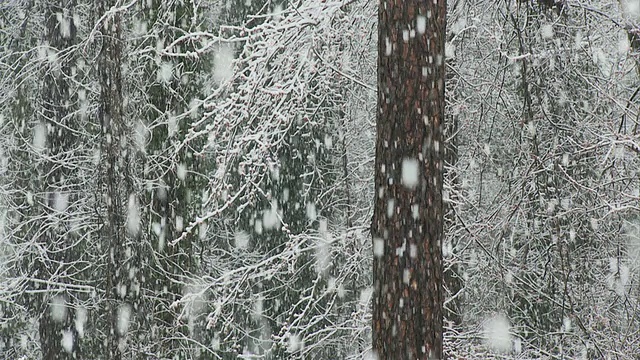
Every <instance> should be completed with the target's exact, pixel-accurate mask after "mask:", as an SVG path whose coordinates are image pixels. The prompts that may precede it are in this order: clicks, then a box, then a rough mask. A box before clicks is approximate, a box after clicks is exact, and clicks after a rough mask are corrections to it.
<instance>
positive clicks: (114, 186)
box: [97, 1, 131, 360]
mask: <svg viewBox="0 0 640 360" xmlns="http://www.w3.org/2000/svg"><path fill="white" fill-rule="evenodd" d="M100 4H101V5H102V6H98V7H97V16H98V18H99V19H100V16H101V14H107V13H108V11H109V9H110V8H111V6H112V5H114V3H113V2H112V1H105V2H100ZM121 27H122V21H121V14H120V12H115V13H113V12H112V13H110V14H109V15H106V16H105V17H104V18H101V24H100V29H101V35H102V36H101V37H100V42H101V49H100V54H99V57H98V64H97V70H98V76H99V83H100V99H99V108H98V119H99V121H100V136H101V144H100V147H101V153H102V159H101V163H102V165H101V177H100V178H101V187H102V190H101V192H102V196H103V201H104V204H105V205H104V206H105V210H106V213H105V216H104V218H103V219H102V221H103V226H102V241H103V242H104V243H105V244H106V245H108V249H109V251H108V252H107V256H108V258H107V274H106V279H105V280H106V284H105V290H106V298H107V305H106V310H107V319H108V322H109V334H108V337H107V340H106V341H105V344H106V346H107V347H106V349H105V350H106V351H107V353H106V354H105V355H106V359H110V360H118V359H121V358H122V356H123V353H122V349H123V348H122V346H121V345H122V342H123V340H124V337H125V335H126V334H125V331H126V326H123V323H126V321H122V319H121V318H123V317H124V318H127V317H128V316H127V315H128V313H129V312H130V311H131V309H130V308H129V307H128V305H127V304H125V303H123V300H125V301H128V300H129V299H128V297H129V296H130V291H129V286H128V285H129V279H128V270H129V269H130V264H127V258H126V257H125V251H126V249H127V246H129V245H130V244H128V243H127V234H126V230H125V221H126V211H127V209H126V206H127V205H126V202H125V201H126V200H125V199H127V195H128V193H127V191H126V190H127V187H128V186H127V183H128V182H130V181H131V177H130V174H129V163H128V160H129V159H128V155H127V152H126V151H125V149H123V138H124V137H125V136H126V134H127V132H128V131H129V129H128V125H127V124H126V123H125V119H124V109H123V106H122V104H123V96H122V73H121V71H122V47H123V44H122V28H121ZM125 313H126V315H125Z"/></svg>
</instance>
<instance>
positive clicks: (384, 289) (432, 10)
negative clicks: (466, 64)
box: [371, 0, 446, 359]
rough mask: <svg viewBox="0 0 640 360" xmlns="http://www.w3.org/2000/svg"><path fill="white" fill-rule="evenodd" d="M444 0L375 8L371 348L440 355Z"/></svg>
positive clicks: (391, 353) (384, 353)
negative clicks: (375, 64)
mask: <svg viewBox="0 0 640 360" xmlns="http://www.w3.org/2000/svg"><path fill="white" fill-rule="evenodd" d="M445 15H446V2H445V0H434V1H417V0H408V1H386V0H382V1H381V2H380V6H379V10H378V24H379V25H378V44H379V53H378V115H377V132H378V135H377V136H378V138H377V143H376V162H375V193H376V198H375V208H374V215H373V222H372V229H371V232H372V235H373V250H374V255H375V256H374V261H373V273H374V298H373V349H374V351H375V353H376V355H377V357H378V358H379V359H440V358H442V322H443V320H442V318H443V310H442V308H443V299H444V296H443V287H442V281H443V273H442V272H443V266H442V247H441V246H442V239H443V205H442V179H443V177H442V173H443V155H444V154H443V152H444V144H443V120H444V80H445V78H444V76H445V67H444V65H445V63H444V43H445Z"/></svg>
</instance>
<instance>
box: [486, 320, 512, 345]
mask: <svg viewBox="0 0 640 360" xmlns="http://www.w3.org/2000/svg"><path fill="white" fill-rule="evenodd" d="M483 327H484V338H485V341H486V343H487V345H489V347H491V348H492V349H493V350H495V351H497V352H502V353H504V352H508V351H510V350H511V346H512V344H511V324H510V323H509V319H507V318H506V317H505V316H504V315H502V314H498V315H495V316H493V317H491V318H489V319H487V320H486V321H485V322H484V326H483Z"/></svg>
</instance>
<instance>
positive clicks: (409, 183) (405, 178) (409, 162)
mask: <svg viewBox="0 0 640 360" xmlns="http://www.w3.org/2000/svg"><path fill="white" fill-rule="evenodd" d="M419 164H420V163H419V162H418V160H416V159H404V160H402V185H404V186H405V187H407V188H409V189H415V187H416V186H418V183H419V182H420V167H419Z"/></svg>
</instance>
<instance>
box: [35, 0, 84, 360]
mask: <svg viewBox="0 0 640 360" xmlns="http://www.w3.org/2000/svg"><path fill="white" fill-rule="evenodd" d="M74 7H75V0H66V1H60V2H57V3H56V4H50V5H49V6H48V7H47V8H46V10H45V36H44V38H45V40H46V41H47V43H48V44H49V46H50V47H51V49H50V50H49V51H51V52H55V53H56V55H57V56H58V62H57V63H56V64H54V65H49V66H47V67H46V70H45V73H44V74H43V86H42V93H41V96H42V104H43V107H42V112H41V113H40V125H39V126H41V128H42V129H44V130H42V131H43V132H44V133H46V147H45V148H44V149H42V151H43V153H44V154H46V157H45V158H46V160H45V161H43V162H42V163H41V166H42V169H41V171H40V174H46V175H44V176H43V178H42V179H38V180H36V181H43V182H44V183H43V184H42V190H44V191H43V192H44V194H45V195H44V203H45V204H46V206H44V207H43V210H44V212H45V213H46V217H47V218H57V219H64V217H65V214H64V210H65V209H57V210H56V208H58V207H59V205H57V204H56V202H57V200H56V199H57V198H58V196H63V195H64V194H66V195H69V190H68V189H73V173H72V171H71V170H70V169H71V168H72V166H70V165H69V163H72V161H73V159H71V158H70V157H69V155H68V154H69V152H70V151H72V150H73V149H74V147H75V146H76V144H75V143H76V135H75V134H74V133H73V131H70V130H69V129H75V128H77V123H76V116H75V115H74V114H73V111H74V108H73V104H74V103H75V102H76V98H75V95H74V91H73V89H72V85H71V81H70V80H69V79H72V78H74V75H73V73H74V69H73V68H74V61H75V56H74V54H73V52H70V51H69V49H71V48H72V47H73V46H74V45H75V44H76V27H75V24H74V19H73V16H72V14H73V12H74ZM36 176H38V175H36ZM40 176H42V175H40ZM71 200H73V198H71ZM39 221H40V226H42V228H43V229H46V230H44V231H43V234H42V235H41V237H40V239H41V241H40V244H41V246H42V248H44V249H47V252H48V254H47V257H48V258H49V259H50V260H52V261H55V262H59V263H60V264H65V265H64V267H63V268H62V269H61V268H57V269H55V270H54V269H53V268H52V267H53V265H52V264H51V263H48V262H47V261H46V260H41V261H38V262H37V263H36V264H37V265H36V266H35V273H36V274H38V275H39V276H41V277H42V278H43V279H45V280H48V279H54V281H57V279H56V276H58V275H57V274H56V273H57V272H61V273H66V272H73V271H75V270H73V269H74V263H73V262H72V261H71V260H72V259H77V258H78V254H77V253H75V252H77V251H78V250H76V246H75V245H74V242H75V239H73V235H71V234H70V233H65V232H63V231H60V229H59V228H57V227H56V226H54V225H53V224H51V223H48V222H47V221H46V220H44V221H43V220H39ZM62 279H63V280H60V281H61V282H67V281H69V282H71V280H69V279H67V278H64V277H63V278H62ZM67 291H69V290H67ZM53 294H55V292H53ZM53 294H51V293H49V292H45V293H43V297H42V298H41V300H42V304H41V311H42V315H41V317H40V321H39V335H40V346H41V350H42V358H43V359H45V360H56V359H59V360H64V359H76V358H78V357H79V356H80V353H79V340H78V334H77V332H76V331H75V329H74V327H73V316H74V311H73V310H72V309H73V306H69V305H70V304H69V303H70V302H71V299H72V297H69V296H66V294H64V292H60V293H59V294H57V295H55V296H54V295H53ZM54 297H55V298H56V299H57V300H56V301H60V302H61V303H60V304H59V305H58V306H62V307H64V311H57V312H58V313H59V314H58V315H55V314H52V312H53V311H51V308H50V307H51V304H52V302H53V301H54V300H53V299H54ZM63 334H66V337H67V339H66V340H65V341H64V343H65V345H63ZM69 339H71V342H70V343H68V341H69Z"/></svg>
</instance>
